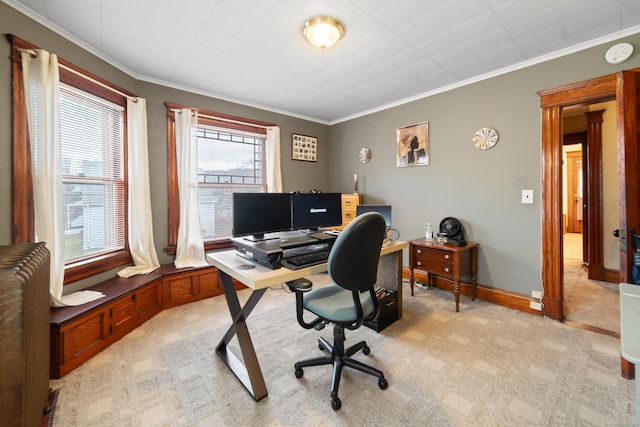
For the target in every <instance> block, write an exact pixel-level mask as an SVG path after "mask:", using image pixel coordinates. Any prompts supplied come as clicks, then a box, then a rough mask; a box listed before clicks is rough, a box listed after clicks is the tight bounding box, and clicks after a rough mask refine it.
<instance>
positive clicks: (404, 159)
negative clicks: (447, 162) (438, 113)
mask: <svg viewBox="0 0 640 427" xmlns="http://www.w3.org/2000/svg"><path fill="white" fill-rule="evenodd" d="M396 138H397V144H398V148H397V153H396V166H397V167H399V168H404V167H408V166H424V165H428V164H429V122H423V123H417V124H414V125H410V126H405V127H400V128H398V129H396Z"/></svg>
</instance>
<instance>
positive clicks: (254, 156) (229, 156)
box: [166, 103, 274, 255]
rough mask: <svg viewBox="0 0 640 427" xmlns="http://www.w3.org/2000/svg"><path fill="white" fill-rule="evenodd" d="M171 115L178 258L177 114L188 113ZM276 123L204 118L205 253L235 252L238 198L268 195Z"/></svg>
mask: <svg viewBox="0 0 640 427" xmlns="http://www.w3.org/2000/svg"><path fill="white" fill-rule="evenodd" d="M166 105H167V109H168V111H167V115H168V128H169V131H168V135H169V141H168V159H169V162H168V163H169V164H168V173H169V246H168V247H167V248H166V251H167V253H168V254H170V255H174V254H175V245H176V242H177V236H178V226H179V223H180V207H179V194H178V182H177V165H176V155H175V152H176V151H175V111H176V110H178V109H181V108H186V107H184V106H181V105H176V104H171V103H166ZM267 126H274V125H272V124H270V123H262V122H256V121H253V120H248V119H244V118H240V117H234V116H229V115H224V114H220V113H213V112H208V111H199V112H198V134H197V135H198V182H199V184H198V198H199V203H200V206H199V212H200V225H201V231H202V237H203V240H204V244H205V250H212V249H219V248H224V247H230V246H232V245H231V242H230V240H229V239H230V237H231V226H232V218H231V215H232V207H233V206H232V194H233V193H234V192H265V191H266V189H267V184H266V163H265V162H266V151H265V140H266V129H265V128H266V127H267Z"/></svg>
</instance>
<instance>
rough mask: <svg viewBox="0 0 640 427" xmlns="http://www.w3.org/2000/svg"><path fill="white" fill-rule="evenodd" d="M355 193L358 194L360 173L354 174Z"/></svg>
mask: <svg viewBox="0 0 640 427" xmlns="http://www.w3.org/2000/svg"><path fill="white" fill-rule="evenodd" d="M353 194H358V174H355V173H354V174H353Z"/></svg>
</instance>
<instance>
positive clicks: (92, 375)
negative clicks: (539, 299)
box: [51, 275, 635, 427]
mask: <svg viewBox="0 0 640 427" xmlns="http://www.w3.org/2000/svg"><path fill="white" fill-rule="evenodd" d="M312 280H313V281H314V282H315V283H322V282H326V280H327V276H326V275H318V276H313V277H312ZM405 286H406V287H408V285H407V284H405ZM248 295H249V291H242V292H241V299H242V300H246V298H247V297H248ZM453 307H454V303H453V295H452V294H451V293H449V292H444V291H441V290H439V289H435V288H434V289H429V290H427V289H421V290H420V291H419V292H417V293H416V296H414V297H411V296H410V293H409V292H408V290H407V292H405V297H404V318H403V319H401V320H399V321H397V322H396V323H394V324H393V325H391V326H389V327H388V328H387V329H385V330H384V331H383V332H381V333H379V334H376V333H375V332H374V331H372V330H370V329H368V328H364V327H363V328H361V329H359V330H357V331H347V345H349V343H352V342H356V341H357V340H359V339H361V338H362V337H364V338H365V339H366V340H367V342H368V344H369V345H370V347H371V354H369V355H368V356H365V355H363V354H359V355H358V356H357V357H358V358H359V359H360V360H362V361H365V362H367V363H369V364H372V365H374V366H376V367H378V368H380V369H382V370H383V371H384V372H385V376H386V377H387V379H388V381H389V388H388V389H386V390H380V389H379V388H378V385H377V380H376V379H375V378H373V377H369V376H367V375H364V374H362V373H359V372H355V371H351V370H349V369H348V368H345V371H344V372H343V379H342V382H341V386H340V397H341V399H342V409H341V410H339V411H337V412H334V411H333V410H332V409H331V405H330V401H329V388H330V383H331V380H330V378H331V373H330V372H331V368H330V367H328V366H325V367H316V368H307V369H305V375H304V377H303V378H302V379H296V378H295V376H294V370H293V364H294V362H295V361H296V360H299V359H303V358H306V357H310V356H313V355H320V354H321V352H320V350H319V349H318V345H317V342H316V337H317V336H318V334H323V335H324V336H325V337H326V338H330V337H331V330H330V328H326V329H325V330H324V331H321V332H317V331H315V330H304V329H302V328H300V327H299V326H298V324H297V322H296V320H295V303H294V296H293V295H291V294H289V293H286V292H285V291H283V290H281V289H277V290H274V289H270V290H268V291H267V292H266V294H265V296H264V298H263V300H262V301H261V302H260V303H259V304H258V306H257V307H256V309H255V311H254V313H253V314H252V316H251V317H250V318H249V320H248V325H249V329H250V331H251V334H252V337H253V341H254V345H255V347H256V350H257V354H258V358H259V360H260V363H261V366H262V371H263V374H264V377H265V381H266V384H267V388H268V390H269V395H268V396H267V397H266V398H265V399H263V400H261V401H259V402H255V401H254V400H253V399H252V398H251V397H250V396H249V394H248V393H247V391H246V390H245V389H244V388H243V387H242V385H241V384H240V383H239V382H238V380H237V379H236V378H235V377H234V375H233V374H232V373H231V372H230V371H229V370H228V369H227V367H226V366H225V365H224V364H223V363H222V362H221V361H220V360H219V359H218V357H217V356H215V354H214V349H215V346H216V344H217V343H218V341H219V340H220V338H221V336H222V334H223V333H224V332H225V331H226V328H227V326H228V324H229V321H230V320H229V312H228V310H227V308H226V303H225V300H224V297H215V298H211V299H207V300H203V301H200V302H197V303H192V304H188V305H185V306H181V307H176V308H172V309H169V310H165V311H163V312H161V313H160V314H158V315H157V316H156V317H154V318H153V319H151V320H150V321H148V322H147V323H145V324H144V325H142V326H141V327H139V328H138V329H136V330H135V331H133V332H132V333H130V334H129V335H127V336H126V337H124V338H123V339H122V340H120V341H119V342H117V343H115V344H114V345H112V346H111V347H109V348H108V349H107V350H105V351H103V352H102V353H100V354H99V355H97V356H96V357H94V358H93V359H91V360H90V361H88V362H87V363H85V364H84V365H83V366H81V367H80V368H78V369H76V370H75V371H73V372H71V373H70V374H68V375H67V376H66V377H64V378H63V379H61V380H55V381H51V387H52V388H54V389H58V390H59V397H58V403H57V406H56V409H55V415H54V419H53V425H54V426H65V427H66V426H135V427H142V426H335V425H343V426H400V425H402V426H425V425H430V426H540V425H544V426H546V425H550V426H590V425H593V426H614V425H615V426H621V425H623V426H624V425H628V426H631V425H633V424H634V419H635V417H634V412H635V409H634V408H635V392H634V381H629V380H625V379H624V378H622V377H621V376H620V350H619V347H620V342H619V340H618V339H616V338H613V337H610V336H606V335H602V334H597V333H594V332H590V331H586V330H582V329H578V328H573V327H570V326H567V325H564V324H562V323H560V322H557V321H553V320H550V319H547V318H541V317H537V316H534V315H530V314H526V313H521V312H518V311H515V310H511V309H508V308H504V307H500V306H497V305H493V304H489V303H486V302H483V301H474V302H472V301H470V300H469V299H468V298H465V297H463V298H462V300H461V306H460V312H459V313H456V312H455V310H454V308H453ZM234 342H235V341H234Z"/></svg>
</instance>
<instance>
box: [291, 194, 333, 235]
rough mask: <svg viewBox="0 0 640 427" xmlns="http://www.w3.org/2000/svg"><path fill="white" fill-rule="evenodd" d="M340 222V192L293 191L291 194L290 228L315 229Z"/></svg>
mask: <svg viewBox="0 0 640 427" xmlns="http://www.w3.org/2000/svg"><path fill="white" fill-rule="evenodd" d="M341 224H342V195H341V194H340V193H295V194H292V195H291V228H292V229H293V230H308V231H316V230H318V227H332V226H335V225H341Z"/></svg>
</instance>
